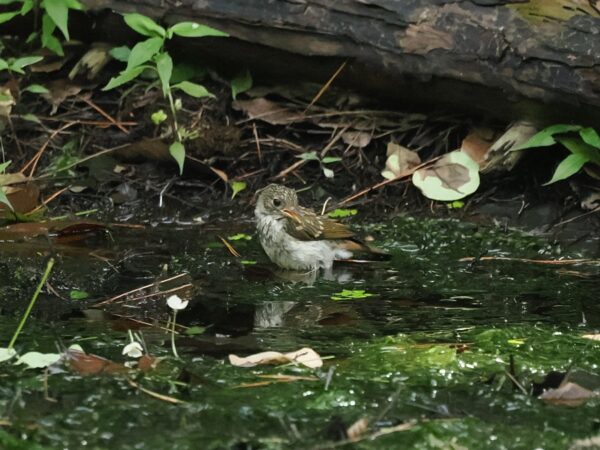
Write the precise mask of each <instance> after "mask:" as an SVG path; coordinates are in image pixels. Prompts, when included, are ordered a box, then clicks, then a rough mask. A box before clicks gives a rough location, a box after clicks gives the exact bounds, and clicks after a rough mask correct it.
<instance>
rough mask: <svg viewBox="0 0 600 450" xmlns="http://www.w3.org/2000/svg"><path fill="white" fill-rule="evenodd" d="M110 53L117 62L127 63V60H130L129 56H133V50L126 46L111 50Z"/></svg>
mask: <svg viewBox="0 0 600 450" xmlns="http://www.w3.org/2000/svg"><path fill="white" fill-rule="evenodd" d="M108 53H109V55H110V56H112V57H113V58H115V59H116V60H117V61H121V62H127V60H128V59H129V55H130V54H131V49H130V48H129V47H127V46H126V45H123V46H121V47H114V48H112V49H110V51H109V52H108Z"/></svg>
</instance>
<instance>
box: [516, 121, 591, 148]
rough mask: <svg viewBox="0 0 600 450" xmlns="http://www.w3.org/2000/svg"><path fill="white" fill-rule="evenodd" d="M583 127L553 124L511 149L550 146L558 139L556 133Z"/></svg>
mask: <svg viewBox="0 0 600 450" xmlns="http://www.w3.org/2000/svg"><path fill="white" fill-rule="evenodd" d="M581 128H582V127H581V126H580V125H568V124H558V125H552V126H550V127H547V128H544V129H543V130H542V131H540V132H539V133H536V134H534V135H533V136H531V138H529V140H528V141H527V142H525V143H524V144H521V145H518V146H517V147H515V148H514V149H512V150H511V151H513V152H515V151H519V150H525V149H528V148H534V147H548V146H550V145H554V144H556V140H555V139H554V135H555V134H563V133H569V132H571V131H578V130H581Z"/></svg>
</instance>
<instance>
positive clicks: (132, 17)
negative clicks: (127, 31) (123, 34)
mask: <svg viewBox="0 0 600 450" xmlns="http://www.w3.org/2000/svg"><path fill="white" fill-rule="evenodd" d="M123 20H125V23H126V24H127V25H129V27H130V28H132V29H133V30H135V31H137V32H138V33H140V34H143V35H144V36H149V37H160V38H163V39H164V38H165V37H166V36H167V32H166V30H165V29H164V28H163V27H161V26H160V25H159V24H157V23H156V22H155V21H154V20H152V19H151V18H149V17H146V16H143V15H142V14H137V13H134V14H125V15H124V16H123Z"/></svg>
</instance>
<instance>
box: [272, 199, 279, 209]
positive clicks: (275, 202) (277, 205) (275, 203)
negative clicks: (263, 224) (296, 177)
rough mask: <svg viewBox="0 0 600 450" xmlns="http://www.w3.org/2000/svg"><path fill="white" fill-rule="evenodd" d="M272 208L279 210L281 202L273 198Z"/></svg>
mask: <svg viewBox="0 0 600 450" xmlns="http://www.w3.org/2000/svg"><path fill="white" fill-rule="evenodd" d="M273 206H274V207H275V208H279V207H280V206H281V200H279V199H278V198H274V199H273Z"/></svg>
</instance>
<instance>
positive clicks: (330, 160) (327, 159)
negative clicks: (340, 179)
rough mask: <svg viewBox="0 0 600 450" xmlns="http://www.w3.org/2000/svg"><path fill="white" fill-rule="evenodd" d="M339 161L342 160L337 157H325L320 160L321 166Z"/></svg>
mask: <svg viewBox="0 0 600 450" xmlns="http://www.w3.org/2000/svg"><path fill="white" fill-rule="evenodd" d="M341 160H342V158H340V157H338V156H326V157H325V158H323V159H322V160H321V162H322V163H323V164H329V163H333V162H339V161H341Z"/></svg>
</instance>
